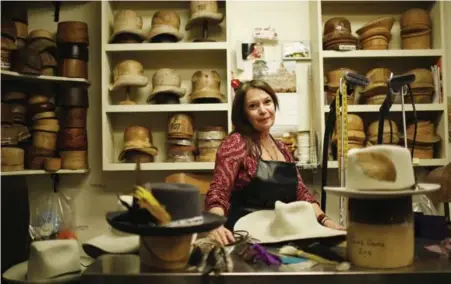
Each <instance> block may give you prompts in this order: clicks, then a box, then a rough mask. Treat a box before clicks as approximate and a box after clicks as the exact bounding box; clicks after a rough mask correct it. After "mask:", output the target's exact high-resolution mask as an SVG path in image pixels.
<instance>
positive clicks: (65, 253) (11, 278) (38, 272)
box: [3, 240, 85, 283]
mask: <svg viewBox="0 0 451 284" xmlns="http://www.w3.org/2000/svg"><path fill="white" fill-rule="evenodd" d="M80 260H81V259H80V250H79V248H78V243H77V241H76V240H46V241H35V242H32V243H31V246H30V255H29V259H28V261H25V262H22V263H19V264H16V265H14V266H12V267H11V268H9V269H8V270H6V271H5V272H4V273H3V278H4V279H5V280H7V281H8V282H10V283H71V282H77V281H79V280H80V276H81V272H82V270H84V269H85V266H83V265H81V263H80Z"/></svg>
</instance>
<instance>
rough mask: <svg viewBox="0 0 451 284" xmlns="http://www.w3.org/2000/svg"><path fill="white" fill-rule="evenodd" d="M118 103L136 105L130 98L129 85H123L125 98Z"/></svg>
mask: <svg viewBox="0 0 451 284" xmlns="http://www.w3.org/2000/svg"><path fill="white" fill-rule="evenodd" d="M119 104H121V105H136V102H134V101H132V100H130V87H129V86H127V87H125V100H124V101H121V102H120V103H119Z"/></svg>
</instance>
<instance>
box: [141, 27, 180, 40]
mask: <svg viewBox="0 0 451 284" xmlns="http://www.w3.org/2000/svg"><path fill="white" fill-rule="evenodd" d="M162 34H169V35H173V36H175V37H176V38H177V40H181V39H182V38H183V36H184V34H183V33H182V32H179V31H178V30H177V29H176V28H174V27H171V26H163V25H160V26H157V27H155V28H153V29H151V30H150V32H149V40H152V39H153V38H154V37H156V36H159V35H162Z"/></svg>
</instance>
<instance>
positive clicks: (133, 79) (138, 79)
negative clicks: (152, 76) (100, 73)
mask: <svg viewBox="0 0 451 284" xmlns="http://www.w3.org/2000/svg"><path fill="white" fill-rule="evenodd" d="M147 84H149V78H147V77H146V76H142V75H123V76H121V77H119V78H118V79H117V81H116V82H114V84H112V85H110V91H115V90H117V89H119V88H120V87H128V86H130V87H145V86H147Z"/></svg>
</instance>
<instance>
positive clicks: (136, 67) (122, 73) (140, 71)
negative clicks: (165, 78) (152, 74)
mask: <svg viewBox="0 0 451 284" xmlns="http://www.w3.org/2000/svg"><path fill="white" fill-rule="evenodd" d="M113 80H114V83H113V84H111V85H110V91H114V90H117V89H118V88H120V87H127V86H134V87H144V86H147V84H148V83H149V78H147V77H146V76H144V68H143V66H142V65H141V63H139V62H138V61H135V60H123V61H121V62H120V63H119V64H117V65H116V66H115V67H114V71H113Z"/></svg>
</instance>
